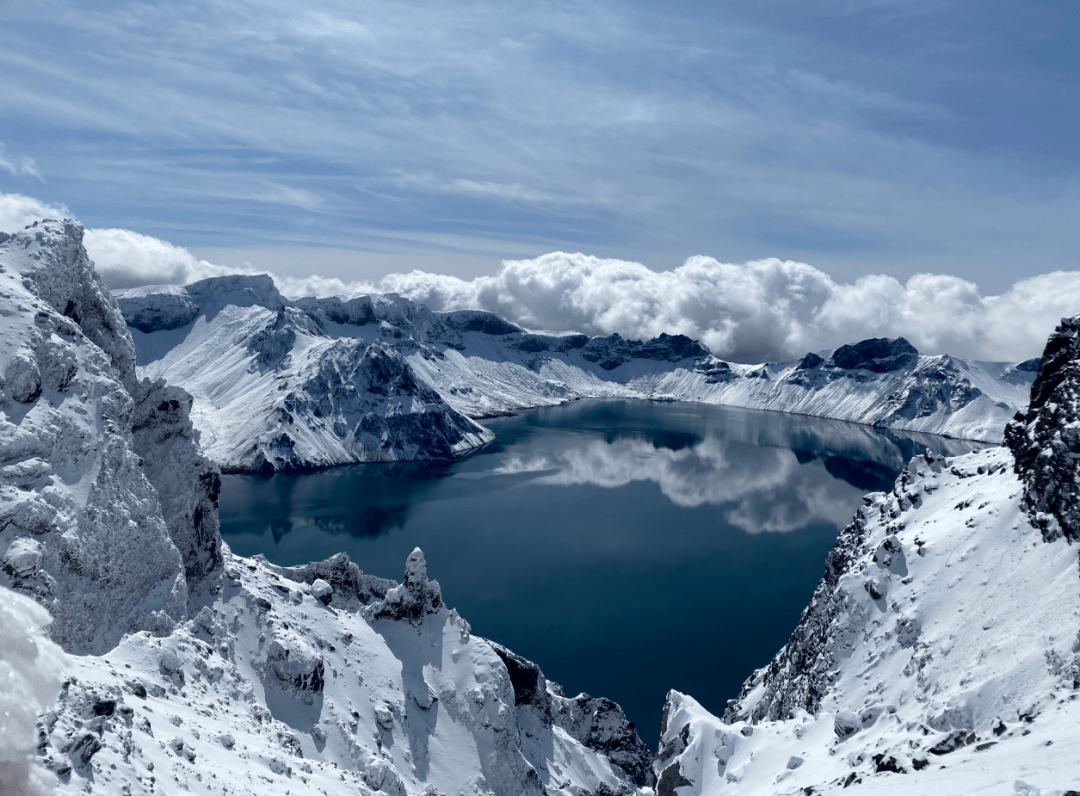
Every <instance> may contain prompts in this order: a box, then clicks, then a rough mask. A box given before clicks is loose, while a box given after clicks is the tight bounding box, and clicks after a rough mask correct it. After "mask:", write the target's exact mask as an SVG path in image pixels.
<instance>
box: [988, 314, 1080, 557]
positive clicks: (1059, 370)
mask: <svg viewBox="0 0 1080 796" xmlns="http://www.w3.org/2000/svg"><path fill="white" fill-rule="evenodd" d="M1078 421H1080V316H1075V317H1073V318H1065V319H1063V320H1062V321H1061V323H1060V324H1059V325H1058V327H1057V329H1055V330H1054V334H1053V335H1051V337H1050V340H1049V341H1048V342H1047V344H1046V349H1045V351H1044V352H1043V356H1042V360H1041V361H1040V363H1039V368H1038V374H1037V375H1036V377H1035V382H1034V384H1032V385H1031V404H1030V406H1029V407H1028V410H1027V411H1026V412H1024V413H1018V414H1017V416H1016V418H1015V419H1014V421H1013V422H1012V423H1010V424H1009V426H1008V428H1007V429H1006V430H1005V444H1006V445H1008V446H1009V449H1010V450H1011V451H1012V453H1013V456H1014V457H1015V459H1016V472H1017V474H1018V475H1019V476H1020V477H1021V478H1022V479H1023V481H1024V504H1025V508H1026V510H1027V511H1028V513H1029V515H1030V517H1031V520H1032V522H1033V523H1034V524H1035V525H1037V526H1038V527H1039V528H1041V529H1042V532H1043V536H1044V537H1045V538H1046V540H1047V541H1053V540H1054V539H1057V538H1059V537H1061V536H1065V537H1066V538H1068V539H1069V540H1070V541H1076V540H1080V482H1078V477H1077V476H1078V474H1080V466H1078V464H1077V463H1078V462H1080V422H1078Z"/></svg>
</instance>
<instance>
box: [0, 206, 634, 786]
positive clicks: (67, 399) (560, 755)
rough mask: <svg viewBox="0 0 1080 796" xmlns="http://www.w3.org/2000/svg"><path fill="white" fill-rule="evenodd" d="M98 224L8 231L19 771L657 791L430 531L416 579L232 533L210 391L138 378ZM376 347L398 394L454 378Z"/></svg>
mask: <svg viewBox="0 0 1080 796" xmlns="http://www.w3.org/2000/svg"><path fill="white" fill-rule="evenodd" d="M82 234H83V231H82V228H81V227H80V226H79V225H78V224H77V223H75V222H56V221H46V222H42V223H40V224H38V225H35V226H34V227H32V228H29V229H27V230H24V231H23V232H21V233H18V234H17V235H16V236H14V237H13V238H11V239H9V240H6V241H4V242H3V243H0V339H2V340H3V341H4V346H3V347H2V348H0V374H2V379H0V638H2V639H3V644H2V645H0V683H2V685H3V687H2V688H0V784H2V785H3V787H4V789H5V792H10V791H12V790H14V792H28V793H29V792H33V793H38V792H41V788H42V787H43V786H44V785H47V784H49V783H56V785H57V786H58V788H59V790H60V791H61V792H64V793H68V792H70V793H104V794H109V796H123V795H124V794H131V793H144V792H163V793H175V792H177V791H180V790H188V791H194V792H199V793H226V792H228V793H252V794H256V793H257V794H264V793H292V794H297V793H301V794H302V793H311V794H325V793H328V792H331V791H339V790H341V789H343V788H344V789H347V790H350V791H353V792H356V793H361V794H363V793H372V792H375V791H376V790H377V791H378V792H380V793H387V794H399V795H400V796H405V794H418V793H425V794H435V793H442V794H451V793H454V794H457V793H467V794H478V795H482V794H506V795H507V796H510V795H511V794H536V796H540V795H541V794H544V793H563V794H567V796H571V795H572V796H581V794H585V793H610V792H619V793H647V792H648V790H647V786H648V782H649V777H648V763H649V759H650V757H649V754H648V751H647V750H646V749H645V748H644V746H643V745H642V744H641V742H640V740H638V739H637V736H636V734H634V733H633V730H632V728H630V726H629V723H628V722H627V721H626V718H625V716H624V715H623V714H622V712H621V710H619V709H618V707H617V706H615V705H614V704H613V703H610V702H608V701H607V700H602V699H592V698H590V697H585V696H579V697H577V698H575V699H567V698H565V697H564V696H563V695H562V693H561V691H560V689H558V686H556V685H555V684H549V683H547V682H546V681H545V680H544V679H543V676H542V674H541V673H540V671H539V668H538V667H536V666H535V665H534V664H531V663H529V662H524V663H523V664H521V666H524V667H526V668H529V667H531V668H532V669H534V670H535V673H536V676H535V678H534V682H542V683H543V684H544V687H543V692H542V693H541V694H540V695H539V696H537V695H536V694H535V693H532V695H531V698H532V699H533V702H532V703H530V704H529V705H528V706H526V705H525V704H524V702H523V701H522V697H521V693H522V692H521V687H520V686H519V684H518V683H516V682H515V681H514V680H513V678H512V677H511V675H510V672H509V670H508V668H507V663H505V662H504V661H505V660H511V658H509V657H506V656H508V655H510V653H508V652H507V651H505V650H502V648H499V647H497V645H494V644H491V643H490V642H487V641H485V640H484V639H480V638H477V637H474V636H472V634H471V632H470V629H469V625H468V623H467V622H466V621H465V620H464V619H463V618H462V617H460V616H459V615H458V614H457V612H456V611H453V610H450V609H448V608H447V607H446V605H445V604H444V603H443V599H442V594H441V590H440V589H439V587H438V584H437V583H436V582H435V581H431V580H429V579H428V577H427V567H426V563H425V561H424V557H423V553H422V552H421V551H419V550H416V551H414V553H413V554H412V555H410V556H409V559H408V561H407V562H406V571H405V577H404V581H403V583H402V584H400V585H399V584H397V583H395V582H393V581H389V580H385V579H382V578H377V577H373V576H370V575H365V574H364V573H362V572H361V571H360V570H359V568H357V567H356V565H354V564H352V563H351V562H350V561H349V560H348V558H347V557H345V556H344V555H338V556H335V557H333V558H331V559H329V560H327V561H323V562H316V563H313V564H308V565H305V566H302V567H294V568H289V569H284V568H281V567H275V566H273V565H271V564H269V563H268V562H266V561H265V560H263V559H261V558H255V559H250V560H248V559H241V558H237V557H235V556H233V555H232V554H231V553H230V551H229V550H228V548H227V547H226V546H225V545H224V544H223V543H222V541H221V538H220V534H219V529H218V520H217V508H216V499H217V490H218V488H219V485H220V475H219V472H218V470H217V468H216V467H215V466H214V465H213V464H212V463H211V462H210V461H208V460H207V459H206V458H205V457H204V456H203V455H202V454H201V453H200V452H199V434H198V432H197V431H196V430H195V429H194V428H193V426H192V424H191V422H190V417H189V411H190V408H191V405H192V399H191V396H190V395H189V394H188V393H186V392H185V391H184V390H182V389H181V388H179V387H176V386H171V385H167V384H165V383H164V382H163V381H160V380H156V381H151V380H148V379H140V378H138V377H137V375H136V373H135V367H134V366H135V361H134V348H133V344H132V340H131V337H130V334H129V332H128V331H127V328H126V325H125V323H124V321H123V319H122V317H121V316H120V312H119V309H118V308H117V305H116V302H115V300H114V299H113V297H112V296H111V295H110V294H109V293H108V292H107V291H106V290H105V289H104V287H103V285H102V284H101V282H100V279H98V277H97V275H96V274H95V273H94V271H93V268H92V265H91V264H90V262H89V260H88V259H87V257H86V253H85V250H84V249H83V248H82V244H81V240H82ZM211 287H213V289H214V291H216V292H214V295H213V296H212V297H211V299H212V300H216V299H215V298H214V297H217V298H221V297H222V296H221V294H222V293H223V292H224V293H225V294H227V295H225V296H224V298H223V299H222V300H221V301H219V302H218V304H217V305H216V306H215V307H214V309H213V310H212V312H213V315H214V318H215V319H216V318H223V319H225V320H226V321H228V319H229V317H230V314H231V313H234V312H235V311H237V310H238V309H239V310H242V309H244V307H242V306H240V305H242V304H244V302H248V304H249V307H248V308H250V307H255V308H256V311H258V312H265V310H264V308H263V306H262V305H263V304H265V303H267V296H266V294H265V292H261V291H262V290H263V288H264V287H265V285H263V284H262V283H260V282H259V281H258V280H256V281H254V282H253V283H250V284H240V285H238V284H236V283H235V280H229V279H226V280H224V281H223V282H221V283H220V284H218V285H216V286H211ZM171 295H173V296H174V297H175V296H176V295H178V294H177V293H176V292H174V293H172V294H171ZM189 295H190V294H189ZM212 300H211V303H212ZM200 301H202V299H200ZM260 302H261V303H260ZM155 306H156V305H155ZM200 307H204V305H203V304H200ZM200 319H202V316H200ZM298 323H300V324H302V323H303V322H302V320H299V321H298ZM259 331H260V332H266V334H263V335H262V336H261V338H260V340H261V344H260V346H259V347H256V350H255V352H254V353H253V355H254V356H255V357H259V356H266V355H269V356H270V358H271V359H272V358H273V357H274V356H279V355H281V354H283V353H286V352H285V351H283V350H282V347H281V346H278V345H277V338H276V337H275V335H276V334H277V333H278V332H280V331H282V329H281V327H274V326H273V325H271V328H270V329H266V328H265V326H264V327H263V328H262V329H260V330H259ZM301 331H302V330H301ZM286 332H289V333H292V329H291V328H290V329H286ZM288 336H289V335H288V334H287V335H286V338H287V337H288ZM304 343H305V345H309V346H310V347H313V348H315V347H320V346H321V347H323V348H326V347H333V346H335V345H339V343H336V342H335V341H326V340H323V339H321V338H319V339H316V337H315V336H314V335H308V336H307V340H305V341H304ZM298 350H301V349H300V348H298V347H293V349H292V351H298ZM325 361H326V360H325V359H324V360H323V362H325ZM361 362H362V363H366V365H364V366H365V367H369V368H370V369H371V370H370V372H369V375H370V376H372V378H371V379H370V380H369V386H371V387H372V388H373V389H374V390H375V391H376V394H379V395H382V396H383V397H384V398H388V401H387V403H391V402H396V403H397V404H398V405H400V406H404V407H406V409H405V410H404V411H411V409H412V408H415V406H416V405H417V404H419V403H421V402H427V403H428V404H429V405H430V404H437V403H438V400H439V399H438V396H437V394H435V393H433V392H432V391H430V388H426V387H424V386H423V385H415V384H410V383H409V379H410V378H411V377H410V374H409V371H408V368H407V366H406V365H405V364H404V362H403V360H402V359H401V357H400V356H399V355H397V354H396V353H395V352H394V351H392V350H389V349H383V348H382V347H369V348H368V349H367V350H366V352H365V354H364V356H363V357H362V358H361ZM27 374H30V377H29V378H28V377H27ZM376 377H377V378H376ZM393 384H397V385H398V390H397V392H395V390H394V389H388V385H393ZM223 386H225V385H223ZM379 390H381V391H382V392H381V393H380V392H378V391H379ZM443 406H444V405H443ZM442 411H444V412H447V413H449V412H452V410H447V409H443V410H442ZM416 413H417V412H413V414H416ZM462 420H463V422H464V423H465V428H468V429H472V428H473V425H472V424H471V421H467V420H465V419H462ZM368 428H370V426H368ZM384 430H385V429H384ZM391 430H392V429H391ZM407 430H411V431H412V432H416V429H415V428H412V429H407ZM470 433H472V432H470ZM477 435H478V436H479V437H482V436H483V432H477ZM406 437H407V439H405V442H408V443H409V444H415V443H416V439H417V438H418V437H417V434H416V433H412V435H411V436H409V435H406ZM434 441H435V442H438V440H437V439H435V440H434ZM459 441H460V438H459ZM427 443H428V444H429V447H431V443H432V439H428V440H427ZM469 444H471V443H469ZM406 452H407V453H409V454H410V455H411V454H415V452H416V451H415V450H409V449H406ZM9 586H10V589H9V588H8V587H9ZM16 592H17V593H16ZM42 606H44V608H43V607H42ZM45 608H47V609H48V611H46V610H45ZM50 614H51V625H50V627H49V635H50V636H51V639H52V641H49V640H46V639H44V638H43V637H42V633H41V630H40V628H41V626H42V625H44V624H46V623H48V622H49V621H50ZM54 642H55V643H54ZM57 644H58V645H60V647H62V648H64V649H65V650H66V651H68V652H71V653H75V654H76V657H73V658H71V659H67V660H66V662H65V660H64V658H63V656H62V654H61V653H60V650H59V648H58V647H57ZM61 665H63V666H64V672H63V687H62V688H60V687H59V686H60V676H61V675H60V666H61ZM57 690H59V691H60V693H59V699H58V703H57V704H56V706H55V708H52V707H51V706H50V703H51V702H52V700H53V698H54V697H55V696H56V692H57ZM533 703H536V704H542V705H543V706H544V709H543V710H537V709H535V707H536V705H535V704H533ZM568 728H569V729H568ZM28 754H29V755H31V756H33V755H36V757H37V760H38V761H39V763H40V766H43V767H44V768H45V769H46V770H47V771H49V772H52V773H44V772H43V771H42V770H41V767H40V766H38V767H32V766H29V765H28V763H29V762H30V760H29V759H28V756H27V755H28ZM31 759H32V758H31ZM622 766H625V767H626V768H623V767H622Z"/></svg>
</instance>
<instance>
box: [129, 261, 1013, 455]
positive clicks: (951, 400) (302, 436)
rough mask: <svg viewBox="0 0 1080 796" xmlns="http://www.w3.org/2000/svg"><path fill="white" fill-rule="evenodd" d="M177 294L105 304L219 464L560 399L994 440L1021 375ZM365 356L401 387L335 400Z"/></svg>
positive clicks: (261, 282) (897, 359)
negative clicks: (671, 403) (757, 359)
mask: <svg viewBox="0 0 1080 796" xmlns="http://www.w3.org/2000/svg"><path fill="white" fill-rule="evenodd" d="M184 290H185V291H186V294H180V293H178V292H177V290H176V288H175V287H170V288H169V289H168V290H163V291H162V294H161V296H160V299H158V298H156V294H155V293H154V291H153V289H151V288H140V289H138V291H135V292H132V291H117V296H118V297H119V302H120V306H121V308H122V309H123V311H124V312H125V314H126V316H125V317H126V318H127V319H128V322H129V323H130V324H131V325H132V334H133V337H134V340H135V346H136V350H137V363H138V366H139V373H140V374H141V375H143V376H147V377H150V378H165V379H167V380H168V381H169V382H170V383H172V384H178V385H180V386H182V387H184V388H185V389H186V390H188V391H189V392H191V393H192V395H193V396H194V398H195V404H194V408H193V411H192V417H193V420H194V422H195V425H196V426H197V427H198V428H199V429H200V430H201V431H202V432H203V446H204V450H205V451H206V452H207V454H208V455H209V456H210V457H211V458H213V459H214V460H215V461H217V462H218V463H219V464H220V465H221V466H222V467H223V468H225V469H227V470H248V471H250V470H255V469H259V468H260V467H270V468H272V469H282V467H285V468H286V469H287V468H288V467H292V466H295V467H300V468H304V467H313V466H325V465H328V464H338V463H347V462H355V461H380V460H392V459H406V458H446V457H447V456H454V455H458V454H461V453H464V452H467V451H469V450H472V449H474V448H476V447H478V446H480V445H483V444H486V443H487V442H489V441H490V440H491V439H492V438H493V435H491V433H490V432H489V431H487V430H486V429H483V428H482V427H481V426H479V425H477V424H471V425H470V424H469V422H468V421H467V420H466V419H465V417H461V416H462V415H464V416H467V417H468V418H475V419H482V418H484V417H491V416H496V415H501V414H507V413H511V412H514V411H516V410H519V409H523V408H527V407H534V406H548V405H554V404H559V403H562V402H565V401H568V400H573V399H576V398H648V399H653V400H681V401H700V402H705V403H715V404H725V405H729V406H738V407H745V408H751V409H771V410H776V411H784V412H794V413H799V414H808V415H816V416H820V417H829V418H835V419H840V420H847V421H854V422H858V423H865V424H869V425H875V426H879V427H888V428H896V429H904V430H908V431H920V432H925V433H932V434H944V435H948V436H952V437H958V438H966V439H973V440H982V441H990V442H997V441H1000V440H1001V437H1002V432H1003V429H1004V427H1005V424H1006V423H1007V422H1008V421H1009V419H1010V418H1011V417H1012V415H1013V414H1015V412H1016V411H1017V410H1018V409H1020V408H1022V407H1023V406H1024V405H1025V404H1026V401H1027V392H1028V389H1029V387H1030V384H1031V382H1032V380H1033V378H1034V374H1033V373H1031V372H1030V371H1026V370H1022V369H1017V367H1016V366H1014V365H1009V364H1007V363H978V362H964V361H962V360H958V359H955V358H952V357H948V356H938V357H926V356H922V357H921V356H919V355H918V354H917V352H915V351H914V349H913V348H912V347H911V346H910V345H909V344H907V343H906V341H902V340H890V341H886V340H879V341H865V342H864V343H861V344H858V345H855V346H846V347H843V348H842V349H839V350H838V351H837V352H827V353H828V354H829V355H830V356H834V357H839V359H837V360H836V361H833V360H832V359H829V360H828V361H826V360H825V358H820V359H819V361H818V362H817V364H815V365H813V366H812V367H811V366H808V365H807V364H806V362H807V360H803V361H800V362H790V363H784V364H779V365H776V364H765V365H742V364H738V363H727V362H723V361H721V360H719V359H716V358H715V357H713V356H711V355H710V354H709V353H708V351H707V350H706V349H704V347H702V346H701V345H700V344H698V343H696V342H694V341H692V340H689V339H688V338H685V337H681V336H675V337H669V336H667V335H662V336H661V337H659V338H656V339H654V340H651V341H647V342H644V343H640V342H635V341H628V340H623V339H622V338H621V337H619V336H618V335H612V336H611V337H606V338H599V337H598V338H593V339H592V340H590V339H589V338H587V337H585V336H584V335H574V334H561V335H547V334H538V333H530V332H526V331H525V330H522V329H520V328H518V327H516V326H514V325H512V324H509V323H507V322H506V321H504V320H502V319H500V318H498V317H497V316H495V315H492V314H491V313H485V312H478V311H458V312H450V313H440V312H432V311H430V310H428V309H427V308H425V307H423V306H422V305H419V304H415V303H413V302H410V301H407V300H405V299H402V298H400V297H398V296H394V295H389V296H362V297H358V298H353V299H350V300H349V301H342V300H340V299H315V298H302V299H297V300H295V301H290V300H288V299H285V298H283V297H281V296H280V295H279V294H277V292H276V290H274V288H273V284H272V283H271V282H267V281H266V279H265V278H263V277H241V276H235V277H220V278H216V279H210V280H204V281H203V282H198V283H195V284H193V285H189V286H187V287H186V288H184ZM181 304H182V305H183V306H182V311H181V310H179V309H177V307H179V306H180V305H181ZM193 307H194V308H195V309H192V308H193ZM178 312H179V313H181V315H180V316H179V317H178V316H177V313H178ZM191 313H194V314H191ZM189 316H190V319H189V320H186V321H185V322H184V323H183V324H180V325H178V324H179V322H180V321H181V320H184V319H185V318H189ZM155 318H157V319H159V320H157V321H155V320H154V319H155ZM155 323H156V326H155ZM373 346H374V347H377V348H378V350H381V351H385V352H388V353H387V354H386V356H400V357H401V360H402V362H401V364H400V365H399V366H398V367H399V368H400V369H401V371H402V373H403V374H406V375H407V378H406V377H403V379H404V381H406V382H409V383H408V384H407V386H406V387H403V388H401V389H399V390H398V392H397V393H396V395H395V396H387V397H386V399H385V400H384V399H380V400H367V401H366V402H361V403H360V404H358V405H353V406H351V408H348V407H346V405H347V404H349V399H348V398H347V397H346V396H348V395H352V394H353V393H357V394H360V395H369V396H370V395H371V393H372V391H373V387H372V383H371V381H370V376H368V375H367V374H366V373H362V372H359V371H357V363H359V362H361V361H362V360H363V359H364V357H366V356H369V355H370V352H371V351H372V350H373V349H372V347H373ZM874 346H877V348H876V349H875V348H874ZM873 351H877V352H878V353H879V354H882V356H880V357H877V358H875V356H876V355H873V356H871V354H872V353H873ZM868 352H870V353H868ZM808 359H809V358H808ZM841 364H842V365H844V366H843V367H841ZM328 374H332V375H328ZM414 385H415V386H414ZM425 389H426V390H428V391H427V392H425ZM365 415H374V416H385V417H391V416H397V417H405V416H413V415H415V416H417V417H418V418H421V419H422V420H421V422H419V423H418V424H416V425H415V426H414V427H409V428H406V429H403V431H402V433H401V434H399V435H397V436H394V435H393V434H390V435H389V436H388V435H387V434H386V433H385V432H382V435H381V436H379V435H376V437H378V438H375V437H372V436H371V435H367V436H365V435H363V434H360V433H358V432H357V431H356V424H357V423H358V422H359V418H362V417H363V416H365ZM432 418H445V419H446V424H447V427H448V431H447V433H446V434H436V435H434V437H432V435H431V433H430V430H431V428H432V425H431V422H430V419H432ZM410 434H412V435H413V436H412V437H410V436H409V435H410ZM282 435H285V438H287V440H288V450H287V451H283V449H282V445H280V444H279V443H278V441H279V440H280V439H282ZM432 443H434V444H435V445H436V449H432V447H431V445H432Z"/></svg>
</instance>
